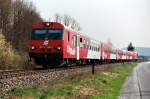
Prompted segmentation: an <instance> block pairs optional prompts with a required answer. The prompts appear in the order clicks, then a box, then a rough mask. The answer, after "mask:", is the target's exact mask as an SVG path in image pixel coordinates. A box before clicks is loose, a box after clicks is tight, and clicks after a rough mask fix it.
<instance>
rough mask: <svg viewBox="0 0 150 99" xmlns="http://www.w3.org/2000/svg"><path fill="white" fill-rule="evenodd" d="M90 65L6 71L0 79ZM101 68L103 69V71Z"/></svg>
mask: <svg viewBox="0 0 150 99" xmlns="http://www.w3.org/2000/svg"><path fill="white" fill-rule="evenodd" d="M112 65H115V64H105V65H95V67H104V68H108V67H110V66H112ZM89 67H91V68H92V66H91V65H84V66H83V65H78V66H75V65H73V66H68V67H65V66H64V67H59V68H51V69H45V70H44V69H35V70H7V71H5V70H4V71H0V79H8V78H12V77H20V76H30V75H36V74H39V73H48V72H55V71H61V70H69V69H77V68H89ZM104 68H103V69H104Z"/></svg>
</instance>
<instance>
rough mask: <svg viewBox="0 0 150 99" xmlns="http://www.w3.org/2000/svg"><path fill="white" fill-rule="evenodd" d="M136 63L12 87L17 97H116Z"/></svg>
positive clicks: (77, 98) (51, 98)
mask: <svg viewBox="0 0 150 99" xmlns="http://www.w3.org/2000/svg"><path fill="white" fill-rule="evenodd" d="M135 66H136V64H125V65H121V66H117V67H114V68H112V69H110V70H109V71H105V72H100V73H99V72H96V74H95V75H92V74H90V73H88V74H83V75H79V76H76V77H74V78H72V79H67V80H61V81H54V82H51V83H49V84H47V85H45V86H38V87H33V88H14V89H13V90H12V92H11V93H12V95H13V98H17V99H28V98H29V99H117V97H118V96H119V93H120V90H121V88H122V85H123V83H124V81H125V80H126V78H127V76H128V75H129V74H130V73H131V71H132V70H133V68H134V67H135Z"/></svg>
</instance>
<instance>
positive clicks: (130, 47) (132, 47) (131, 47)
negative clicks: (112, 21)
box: [127, 42, 135, 51]
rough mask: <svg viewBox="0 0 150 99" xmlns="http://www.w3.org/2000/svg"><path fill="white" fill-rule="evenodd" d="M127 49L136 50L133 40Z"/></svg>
mask: <svg viewBox="0 0 150 99" xmlns="http://www.w3.org/2000/svg"><path fill="white" fill-rule="evenodd" d="M127 50H128V51H134V50H135V47H134V46H133V45H132V43H131V42H130V44H129V45H128V47H127Z"/></svg>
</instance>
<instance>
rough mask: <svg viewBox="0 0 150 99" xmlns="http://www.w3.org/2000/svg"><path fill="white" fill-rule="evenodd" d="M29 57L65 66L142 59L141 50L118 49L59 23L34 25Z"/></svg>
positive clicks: (49, 63)
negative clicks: (139, 55) (139, 56)
mask: <svg viewBox="0 0 150 99" xmlns="http://www.w3.org/2000/svg"><path fill="white" fill-rule="evenodd" d="M29 56H30V58H31V59H34V61H35V63H36V64H39V65H43V67H44V68H47V66H48V65H49V66H62V65H67V64H87V63H91V62H93V60H94V62H95V63H105V62H125V61H131V60H137V59H138V53H137V52H133V51H132V52H129V51H124V50H121V49H116V48H113V47H112V46H111V44H108V43H103V42H100V41H97V40H94V39H92V38H90V37H88V36H85V35H83V34H81V33H79V32H77V31H74V30H72V29H70V28H68V27H65V26H64V25H63V24H61V23H57V22H38V23H35V24H33V27H32V34H31V39H30V43H29Z"/></svg>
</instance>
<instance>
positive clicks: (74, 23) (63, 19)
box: [54, 13, 82, 31]
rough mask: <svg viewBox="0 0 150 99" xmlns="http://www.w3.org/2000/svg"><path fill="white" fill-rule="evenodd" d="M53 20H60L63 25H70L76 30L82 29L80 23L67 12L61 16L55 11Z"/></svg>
mask: <svg viewBox="0 0 150 99" xmlns="http://www.w3.org/2000/svg"><path fill="white" fill-rule="evenodd" d="M54 22H61V23H63V24H64V25H65V26H67V27H70V28H72V29H74V30H76V31H80V30H82V28H81V26H80V24H79V23H78V22H77V21H76V20H75V19H74V18H72V17H70V16H69V15H67V14H64V15H63V16H61V15H60V14H58V13H56V14H55V15H54Z"/></svg>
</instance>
